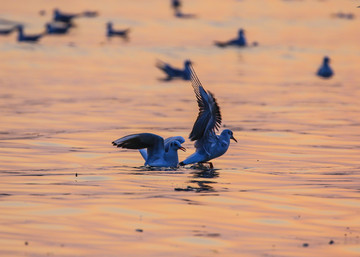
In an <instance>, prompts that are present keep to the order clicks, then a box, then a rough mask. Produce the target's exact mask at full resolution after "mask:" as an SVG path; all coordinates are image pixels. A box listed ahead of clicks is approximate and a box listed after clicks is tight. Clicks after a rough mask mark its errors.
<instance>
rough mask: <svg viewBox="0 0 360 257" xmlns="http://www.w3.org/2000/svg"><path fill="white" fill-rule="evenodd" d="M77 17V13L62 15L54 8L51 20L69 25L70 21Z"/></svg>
mask: <svg viewBox="0 0 360 257" xmlns="http://www.w3.org/2000/svg"><path fill="white" fill-rule="evenodd" d="M78 16H80V14H79V13H77V14H68V13H62V12H60V10H59V9H57V8H56V9H54V13H53V20H54V21H61V22H65V23H71V22H72V19H74V18H76V17H78Z"/></svg>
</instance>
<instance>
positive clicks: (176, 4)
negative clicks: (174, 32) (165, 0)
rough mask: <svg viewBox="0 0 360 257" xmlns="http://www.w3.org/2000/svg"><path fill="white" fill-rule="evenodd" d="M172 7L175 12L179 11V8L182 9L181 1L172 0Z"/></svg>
mask: <svg viewBox="0 0 360 257" xmlns="http://www.w3.org/2000/svg"><path fill="white" fill-rule="evenodd" d="M171 7H172V8H173V9H174V10H179V8H180V7H181V2H180V0H172V1H171Z"/></svg>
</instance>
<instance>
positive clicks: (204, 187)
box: [174, 180, 217, 193]
mask: <svg viewBox="0 0 360 257" xmlns="http://www.w3.org/2000/svg"><path fill="white" fill-rule="evenodd" d="M190 183H196V184H197V185H198V187H193V186H187V187H186V188H180V187H177V188H174V190H175V191H193V192H196V193H200V192H215V189H214V187H212V186H210V185H209V184H215V183H217V182H214V181H207V180H204V181H199V180H191V181H190Z"/></svg>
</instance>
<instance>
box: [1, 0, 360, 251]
mask: <svg viewBox="0 0 360 257" xmlns="http://www.w3.org/2000/svg"><path fill="white" fill-rule="evenodd" d="M356 6H357V4H356V3H355V2H354V1H345V2H344V1H335V0H328V1H305V0H304V1H281V0H274V1H262V0H259V1H249V0H244V1H235V0H234V1H205V0H198V1H185V0H184V1H183V9H184V12H186V13H194V14H197V17H198V18H196V19H186V20H185V19H177V18H175V17H173V14H172V11H171V9H170V1H160V0H154V1H145V0H142V1H113V0H110V1H106V2H98V1H93V0H91V1H55V2H54V1H50V2H49V1H40V0H34V1H16V3H14V2H12V1H7V2H4V3H2V12H1V14H0V18H1V19H8V20H14V21H20V22H23V23H24V24H25V31H28V33H38V32H40V31H42V30H43V29H44V23H45V22H47V21H48V20H49V19H51V15H52V10H53V9H54V8H55V7H58V8H60V9H61V10H64V11H66V12H80V11H83V10H96V11H98V12H99V16H98V17H96V18H79V19H77V20H76V22H75V23H76V27H75V28H73V29H72V30H71V32H70V33H69V34H68V35H64V36H45V37H44V38H42V39H41V41H40V42H39V43H38V44H24V43H22V44H20V43H17V42H16V33H14V34H11V35H9V36H1V37H0V51H1V56H2V62H1V63H0V85H1V92H0V100H1V107H0V112H1V120H0V121H1V122H0V124H1V128H0V156H1V157H0V160H1V163H0V176H1V181H2V183H1V190H0V209H1V211H0V255H1V256H23V255H24V256H52V255H53V256H334V257H335V256H354V257H355V256H359V254H360V246H359V245H360V238H359V237H360V228H359V226H360V219H359V210H360V208H359V207H360V204H359V203H360V202H359V181H360V176H359V171H360V170H359V167H360V160H359V153H360V143H359V139H360V134H359V131H360V118H359V117H360V115H359V114H360V107H359V100H358V99H359V97H360V90H359V82H360V80H359V76H358V67H360V61H359V56H360V52H359V42H360V34H359V33H358V28H359V25H360V24H359V23H360V22H359V17H357V15H358V11H359V9H356ZM40 10H44V11H45V15H44V16H41V15H39V11H40ZM339 11H343V12H351V13H354V15H355V18H354V19H353V20H346V19H340V18H334V16H332V14H334V13H336V12H339ZM108 21H112V22H113V23H114V25H116V27H117V28H124V29H125V28H131V32H130V34H129V41H128V42H126V41H124V40H122V39H120V38H112V39H111V40H108V39H107V38H106V37H105V24H106V23H107V22H108ZM239 28H244V29H245V31H246V36H247V38H248V41H249V42H250V43H251V42H254V41H256V42H258V43H259V45H258V46H257V47H249V48H244V49H236V48H225V49H221V48H217V47H216V46H214V45H213V42H214V41H215V40H227V39H231V38H234V37H235V36H236V34H237V31H238V29H239ZM325 55H328V56H330V57H331V59H332V62H331V66H332V68H333V69H334V71H335V76H334V77H333V78H331V79H329V80H323V79H320V78H318V77H316V76H315V72H316V70H317V69H318V67H319V65H320V64H321V60H322V58H323V57H324V56H325ZM185 59H191V60H192V61H193V62H194V68H195V70H196V72H197V74H198V76H199V78H200V80H201V82H202V83H203V85H204V87H205V88H206V89H207V90H209V91H211V92H212V93H214V95H215V97H216V99H217V100H218V103H219V105H220V107H221V112H222V116H223V127H226V128H229V129H232V130H233V131H234V135H235V137H236V138H237V139H238V141H239V142H238V143H237V144H236V143H233V142H232V143H231V145H230V148H229V150H228V151H227V153H226V154H225V155H223V156H222V157H220V158H218V159H215V160H213V164H214V166H215V168H216V170H215V172H214V173H212V174H208V173H201V171H198V170H194V169H190V168H189V167H185V168H179V169H176V170H174V169H146V168H144V167H142V165H143V164H144V162H143V160H142V158H141V156H140V154H139V153H138V152H137V151H133V150H123V149H116V148H114V147H113V146H112V145H111V142H112V141H113V140H114V139H117V138H119V137H121V136H124V135H127V134H132V133H140V132H150V133H155V134H158V135H160V136H162V137H164V138H166V137H169V136H179V135H180V136H183V137H184V138H186V139H187V137H188V135H189V133H190V130H191V128H192V125H193V122H194V121H195V119H196V116H197V112H198V107H197V103H196V98H195V95H194V92H193V90H192V87H191V85H190V82H188V81H181V80H174V81H170V82H163V81H161V80H159V79H160V78H162V77H163V74H162V73H161V71H159V70H158V69H157V68H156V67H155V63H156V61H157V60H162V61H165V62H169V63H171V64H173V65H174V66H177V67H182V65H183V61H184V60H185ZM184 146H185V147H186V148H187V149H188V151H187V152H186V153H183V152H179V159H180V160H184V158H186V157H187V156H188V155H189V154H191V153H192V152H193V151H194V148H193V143H192V142H190V141H189V140H187V141H186V142H185V144H184ZM331 242H333V243H331Z"/></svg>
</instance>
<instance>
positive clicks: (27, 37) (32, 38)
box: [17, 25, 46, 43]
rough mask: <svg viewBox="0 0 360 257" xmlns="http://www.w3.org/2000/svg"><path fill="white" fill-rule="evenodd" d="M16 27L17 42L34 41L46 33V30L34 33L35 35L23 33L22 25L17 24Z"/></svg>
mask: <svg viewBox="0 0 360 257" xmlns="http://www.w3.org/2000/svg"><path fill="white" fill-rule="evenodd" d="M17 29H18V38H17V40H18V41H19V42H29V43H35V42H37V41H39V39H40V38H42V37H43V36H44V35H45V34H46V32H43V33H40V34H36V35H25V34H24V27H23V25H18V26H17Z"/></svg>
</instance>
